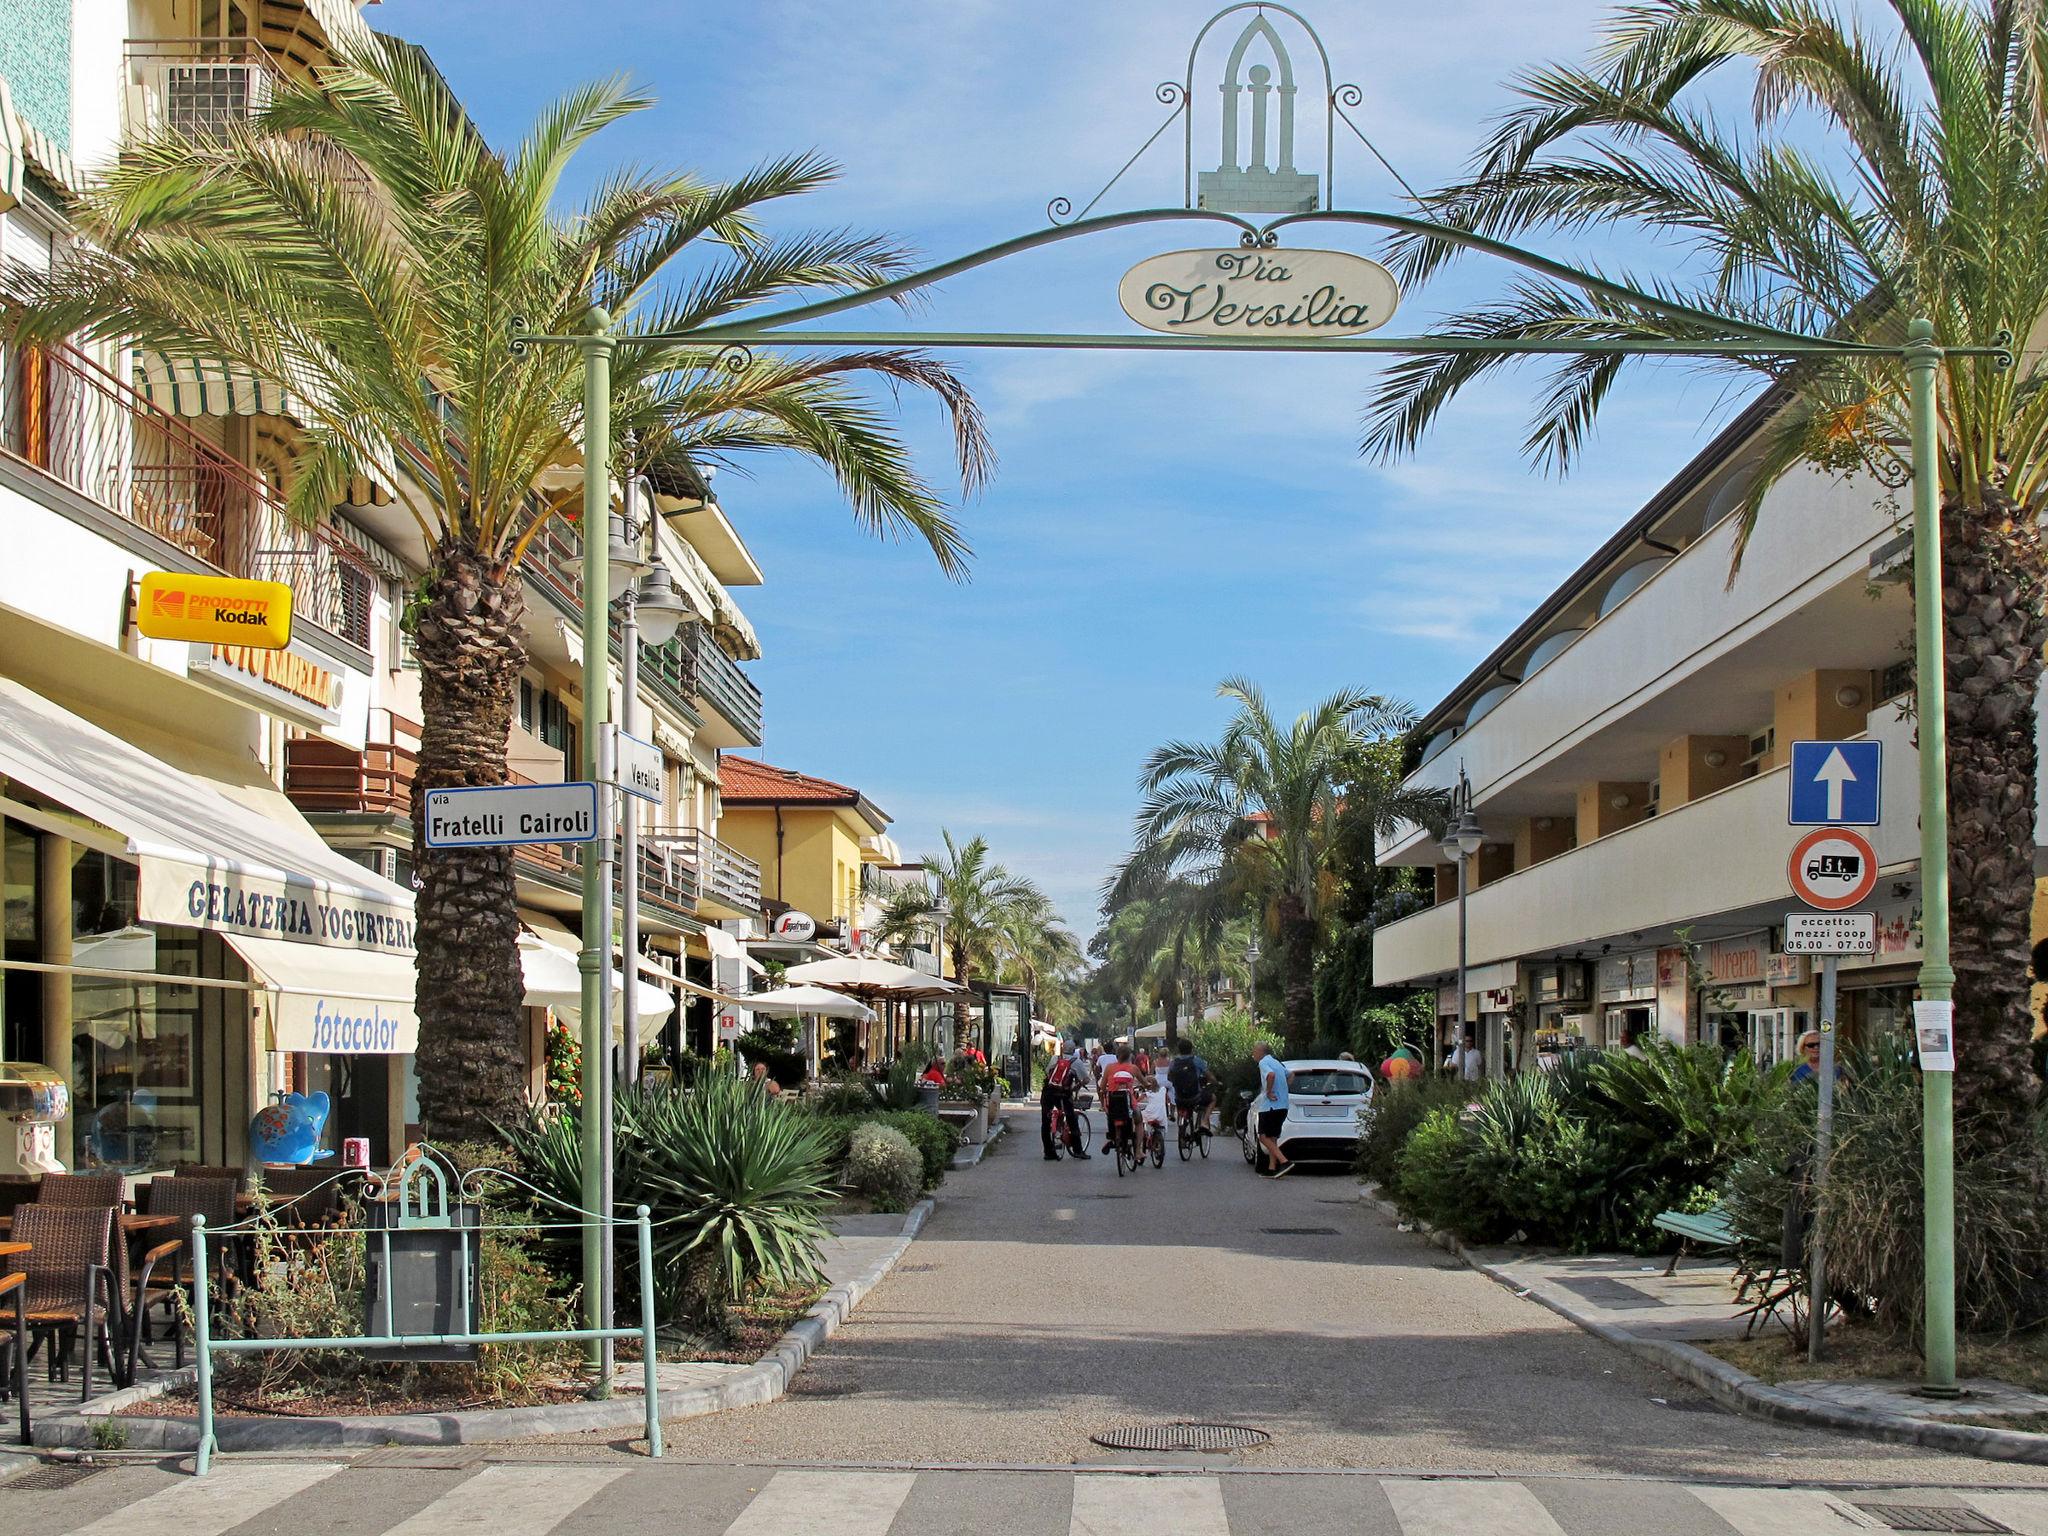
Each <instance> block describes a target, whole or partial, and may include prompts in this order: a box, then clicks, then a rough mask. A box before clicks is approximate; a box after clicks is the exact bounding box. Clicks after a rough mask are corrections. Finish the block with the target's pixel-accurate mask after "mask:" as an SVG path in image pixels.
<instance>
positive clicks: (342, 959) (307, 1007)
mask: <svg viewBox="0 0 2048 1536" xmlns="http://www.w3.org/2000/svg"><path fill="white" fill-rule="evenodd" d="M227 942H228V944H229V945H230V946H231V947H232V948H233V949H234V951H235V953H236V954H238V955H240V956H241V957H242V959H243V960H244V961H245V962H247V964H248V967H249V971H250V974H251V975H252V976H254V977H255V979H256V980H257V981H259V982H261V983H263V984H264V985H265V986H267V987H268V988H269V989H270V992H271V1004H270V1049H271V1050H273V1051H320V1052H325V1053H329V1054H333V1055H339V1056H406V1055H410V1054H411V1053H412V1052H414V1051H416V1050H418V1049H419V1041H420V1021H419V1016H418V1015H417V1014H415V1013H414V1012H413V1007H412V999H413V965H412V961H411V959H409V958H408V957H406V956H404V955H384V954H375V953H371V952H367V951H361V950H345V949H325V948H322V947H321V946H320V945H318V944H294V943H292V942H291V941H290V940H289V939H255V938H250V937H248V936H247V935H244V934H239V933H231V934H229V935H228V936H227Z"/></svg>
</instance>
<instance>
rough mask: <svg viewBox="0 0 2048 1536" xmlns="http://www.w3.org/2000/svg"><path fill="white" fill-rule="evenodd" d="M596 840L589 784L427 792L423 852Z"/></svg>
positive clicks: (593, 790) (594, 801) (593, 791)
mask: <svg viewBox="0 0 2048 1536" xmlns="http://www.w3.org/2000/svg"><path fill="white" fill-rule="evenodd" d="M597 837H598V820H597V786H596V785H595V784H506V785H503V786H498V787H492V788H486V789H430V790H428V791H427V846H428V847H429V848H492V847H500V846H503V845H506V844H514V843H593V842H596V841H597Z"/></svg>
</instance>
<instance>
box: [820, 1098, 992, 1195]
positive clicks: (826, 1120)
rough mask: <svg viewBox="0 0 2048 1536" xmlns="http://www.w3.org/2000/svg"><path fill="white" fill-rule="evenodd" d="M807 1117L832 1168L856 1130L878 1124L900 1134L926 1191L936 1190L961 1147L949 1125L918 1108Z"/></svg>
mask: <svg viewBox="0 0 2048 1536" xmlns="http://www.w3.org/2000/svg"><path fill="white" fill-rule="evenodd" d="M806 1118H807V1119H809V1120H810V1121H811V1123H812V1124H813V1125H815V1126H816V1127H817V1131H818V1136H819V1138H820V1145H821V1146H822V1147H823V1148H824V1151H825V1160H826V1163H827V1164H828V1165H829V1166H830V1167H833V1168H838V1167H841V1166H843V1165H844V1164H845V1162H846V1152H847V1147H848V1145H849V1143H851V1141H852V1140H853V1133H854V1131H855V1129H856V1128H857V1127H859V1126H863V1125H871V1124H881V1125H886V1126H890V1127H893V1128H894V1129H895V1130H897V1131H900V1132H902V1134H903V1136H904V1137H905V1139H906V1140H908V1141H909V1142H910V1145H911V1146H912V1147H913V1148H914V1149H915V1150H916V1152H917V1155H918V1160H919V1164H920V1170H921V1176H922V1182H923V1186H924V1188H926V1189H936V1188H937V1187H938V1184H939V1181H940V1180H941V1179H943V1178H945V1176H946V1170H947V1169H948V1168H950V1167H952V1166H953V1153H954V1151H955V1150H956V1149H957V1148H958V1147H959V1145H960V1137H959V1133H958V1132H957V1131H955V1130H954V1129H953V1127H952V1126H950V1125H948V1124H946V1122H945V1121H943V1120H941V1119H940V1118H939V1117H938V1116H937V1115H934V1114H928V1113H926V1112H925V1111H924V1110H921V1109H904V1110H893V1111H889V1112H887V1113H870V1114H860V1115H826V1114H819V1113H816V1112H815V1111H812V1112H810V1113H808V1114H807V1116H806Z"/></svg>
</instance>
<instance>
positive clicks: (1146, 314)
mask: <svg viewBox="0 0 2048 1536" xmlns="http://www.w3.org/2000/svg"><path fill="white" fill-rule="evenodd" d="M1116 296H1117V301H1118V302H1119V303H1120V304H1122V305H1123V307H1124V313H1125V314H1127V315H1129V316H1130V317H1131V318H1132V319H1133V320H1135V321H1137V322H1138V324H1140V325H1142V326H1144V327H1146V328H1147V329H1148V330H1154V331H1165V332H1167V333H1168V334H1169V335H1176V336H1272V335H1281V336H1359V335H1363V334H1364V333H1365V332H1367V331H1376V330H1378V329H1379V328H1380V327H1381V326H1383V325H1385V324H1386V323H1387V322H1388V321H1389V320H1391V319H1393V318H1394V310H1395V308H1396V306H1398V305H1399V304H1400V302H1401V286H1400V284H1399V283H1397V282H1395V281H1394V274H1393V273H1391V272H1389V271H1388V270H1387V269H1386V268H1385V267H1383V266H1381V265H1380V264H1379V263H1378V262H1376V261H1368V260H1366V258H1365V257H1363V256H1353V255H1351V254H1350V253H1349V252H1348V251H1294V250H1279V249H1271V250H1262V251H1249V250H1234V251H1169V252H1168V253H1167V254H1166V255H1164V256H1152V257H1148V258H1146V259H1145V260H1144V261H1141V262H1139V263H1138V264H1137V265H1136V266H1135V267H1133V268H1131V270H1130V271H1128V272H1126V273H1125V274H1124V278H1123V281H1122V282H1121V283H1119V284H1118V285H1117V293H1116Z"/></svg>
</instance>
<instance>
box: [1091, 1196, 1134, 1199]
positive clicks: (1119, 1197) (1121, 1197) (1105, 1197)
mask: <svg viewBox="0 0 2048 1536" xmlns="http://www.w3.org/2000/svg"><path fill="white" fill-rule="evenodd" d="M1088 1198H1089V1199H1090V1200H1128V1199H1130V1198H1131V1197H1130V1196H1129V1195H1090V1196H1089V1197H1088Z"/></svg>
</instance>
